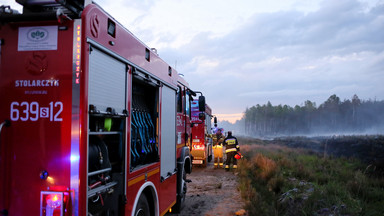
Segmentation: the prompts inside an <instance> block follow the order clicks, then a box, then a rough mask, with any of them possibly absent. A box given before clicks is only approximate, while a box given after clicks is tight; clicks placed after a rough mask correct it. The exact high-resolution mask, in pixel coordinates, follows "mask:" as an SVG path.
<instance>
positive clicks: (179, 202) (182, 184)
mask: <svg viewBox="0 0 384 216" xmlns="http://www.w3.org/2000/svg"><path fill="white" fill-rule="evenodd" d="M180 170H181V172H182V173H180V175H179V176H178V183H177V186H178V191H180V193H179V194H178V195H177V199H176V204H175V207H174V212H175V213H180V211H181V209H183V207H184V201H185V197H186V194H187V182H186V179H187V173H186V172H185V168H184V166H183V167H182V168H181V169H180Z"/></svg>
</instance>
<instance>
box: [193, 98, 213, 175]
mask: <svg viewBox="0 0 384 216" xmlns="http://www.w3.org/2000/svg"><path fill="white" fill-rule="evenodd" d="M201 110H203V111H201ZM211 118H212V110H211V108H210V107H209V106H208V105H207V104H205V101H202V100H199V99H195V100H193V102H192V125H193V127H192V150H191V155H192V164H196V165H202V166H203V167H206V166H207V164H208V162H210V161H211V160H212V138H209V137H208V136H207V135H208V134H210V131H211Z"/></svg>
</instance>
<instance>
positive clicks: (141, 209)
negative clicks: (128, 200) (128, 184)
mask: <svg viewBox="0 0 384 216" xmlns="http://www.w3.org/2000/svg"><path fill="white" fill-rule="evenodd" d="M135 216H150V210H149V204H148V200H147V197H146V196H145V195H144V194H141V195H140V198H139V201H138V203H137V206H136V210H135Z"/></svg>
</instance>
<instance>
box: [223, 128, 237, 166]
mask: <svg viewBox="0 0 384 216" xmlns="http://www.w3.org/2000/svg"><path fill="white" fill-rule="evenodd" d="M223 144H224V146H225V153H226V155H227V159H226V161H225V170H226V171H229V167H230V165H231V161H232V160H233V167H232V168H233V169H237V159H236V158H235V155H236V154H237V153H238V152H239V151H240V146H239V142H238V141H237V138H236V137H234V136H232V131H228V136H227V137H226V138H225V139H224V141H223Z"/></svg>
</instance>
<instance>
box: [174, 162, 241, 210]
mask: <svg viewBox="0 0 384 216" xmlns="http://www.w3.org/2000/svg"><path fill="white" fill-rule="evenodd" d="M187 178H188V179H190V180H192V182H191V183H188V190H187V198H186V200H185V206H184V208H183V210H182V211H181V213H180V214H178V215H207V216H208V215H211V216H213V215H236V212H237V211H239V210H241V209H242V208H243V206H244V203H243V202H242V200H241V196H240V192H239V191H238V190H237V176H236V175H235V174H234V173H233V172H231V171H229V172H226V171H225V170H224V169H214V168H213V163H212V162H211V163H209V164H208V166H207V167H206V168H202V167H193V170H192V174H190V175H187Z"/></svg>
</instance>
